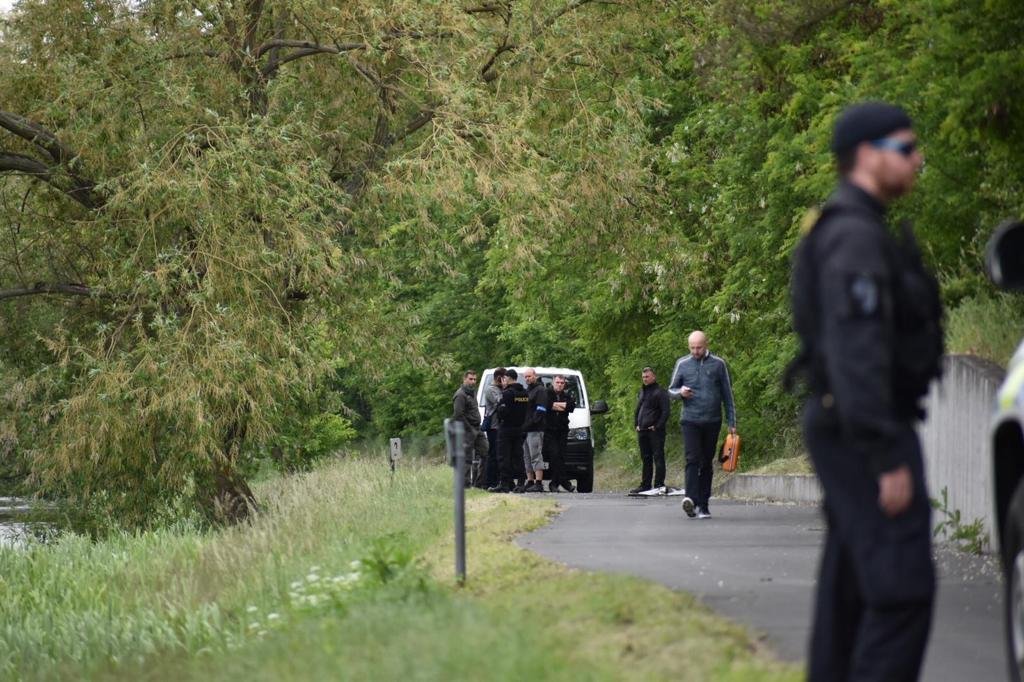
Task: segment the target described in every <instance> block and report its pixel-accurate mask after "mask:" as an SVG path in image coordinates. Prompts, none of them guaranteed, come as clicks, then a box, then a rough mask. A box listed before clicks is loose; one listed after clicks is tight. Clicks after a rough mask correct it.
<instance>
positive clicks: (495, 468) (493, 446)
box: [485, 429, 501, 488]
mask: <svg viewBox="0 0 1024 682" xmlns="http://www.w3.org/2000/svg"><path fill="white" fill-rule="evenodd" d="M485 469H486V472H487V487H488V488H493V487H494V486H496V485H498V481H499V479H500V477H501V468H500V466H499V464H498V429H491V430H490V431H488V432H487V466H486V467H485Z"/></svg>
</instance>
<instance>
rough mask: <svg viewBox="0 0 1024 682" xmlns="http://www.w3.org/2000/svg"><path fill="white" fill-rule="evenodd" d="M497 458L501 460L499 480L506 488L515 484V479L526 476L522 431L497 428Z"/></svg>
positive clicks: (521, 478)
mask: <svg viewBox="0 0 1024 682" xmlns="http://www.w3.org/2000/svg"><path fill="white" fill-rule="evenodd" d="M498 434H499V435H498V458H499V459H500V460H501V464H500V466H501V480H500V481H499V483H500V484H501V485H503V486H505V487H507V488H511V487H513V486H514V485H515V483H514V481H515V479H519V480H520V481H521V480H523V479H525V478H526V470H525V468H524V467H523V435H524V434H523V432H522V431H521V430H519V429H499V430H498Z"/></svg>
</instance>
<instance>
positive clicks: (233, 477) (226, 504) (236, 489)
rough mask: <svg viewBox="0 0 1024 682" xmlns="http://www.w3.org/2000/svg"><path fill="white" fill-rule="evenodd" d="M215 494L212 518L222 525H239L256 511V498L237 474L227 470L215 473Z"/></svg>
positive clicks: (242, 478) (243, 479)
mask: <svg viewBox="0 0 1024 682" xmlns="http://www.w3.org/2000/svg"><path fill="white" fill-rule="evenodd" d="M215 484H216V494H215V497H214V500H213V515H214V518H215V519H216V520H217V521H219V522H222V523H239V522H241V521H245V520H246V519H248V518H249V515H250V514H251V513H252V512H254V511H256V509H257V506H256V496H255V495H253V493H252V489H251V488H250V487H249V484H248V483H247V482H246V480H245V478H244V477H243V476H241V475H240V474H239V473H238V472H236V471H233V470H231V469H229V468H223V469H220V470H218V471H217V474H216V477H215Z"/></svg>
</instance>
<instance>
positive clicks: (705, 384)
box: [668, 351, 736, 427]
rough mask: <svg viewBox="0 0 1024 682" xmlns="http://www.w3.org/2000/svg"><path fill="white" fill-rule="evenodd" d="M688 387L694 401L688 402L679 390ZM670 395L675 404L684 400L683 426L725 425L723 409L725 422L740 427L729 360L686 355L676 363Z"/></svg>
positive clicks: (681, 418) (681, 413) (669, 387)
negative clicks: (733, 398)
mask: <svg viewBox="0 0 1024 682" xmlns="http://www.w3.org/2000/svg"><path fill="white" fill-rule="evenodd" d="M683 386H687V387H689V388H692V389H693V397H692V398H684V397H683V396H682V395H681V394H680V393H679V389H680V388H682V387H683ZM668 393H669V396H671V398H672V399H673V400H682V401H683V409H682V410H681V411H680V414H679V421H680V422H699V423H711V422H720V421H722V406H725V419H726V421H727V422H728V424H729V426H730V427H734V426H736V405H735V404H734V403H733V400H732V381H730V379H729V368H728V367H726V365H725V360H723V359H722V358H720V357H718V356H717V355H713V354H712V353H711V352H710V351H708V352H706V353H705V354H704V357H703V358H701V359H700V360H695V359H694V357H693V356H692V355H685V356H683V357H681V358H679V360H678V361H676V367H675V369H674V370H672V381H670V382H669V384H668Z"/></svg>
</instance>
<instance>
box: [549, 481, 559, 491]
mask: <svg viewBox="0 0 1024 682" xmlns="http://www.w3.org/2000/svg"><path fill="white" fill-rule="evenodd" d="M548 492H549V493H557V492H558V483H556V482H555V481H551V482H549V483H548Z"/></svg>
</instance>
